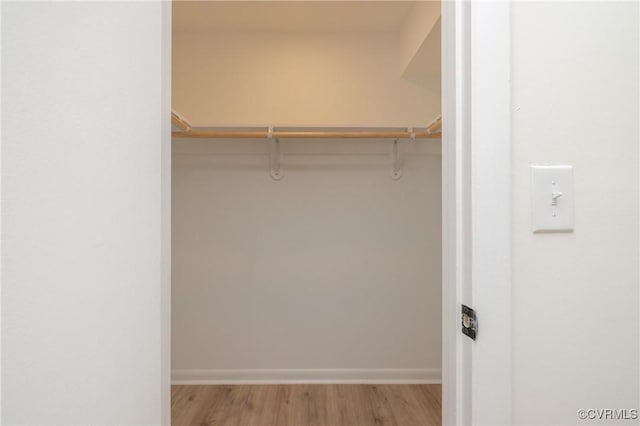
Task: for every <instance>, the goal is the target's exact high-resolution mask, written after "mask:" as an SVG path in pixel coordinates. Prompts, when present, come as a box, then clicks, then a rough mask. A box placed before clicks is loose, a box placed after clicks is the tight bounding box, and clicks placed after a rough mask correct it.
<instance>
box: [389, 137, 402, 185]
mask: <svg viewBox="0 0 640 426" xmlns="http://www.w3.org/2000/svg"><path fill="white" fill-rule="evenodd" d="M391 165H392V168H391V179H393V180H398V179H400V178H401V177H402V161H401V160H400V153H399V152H398V139H394V141H393V147H392V150H391Z"/></svg>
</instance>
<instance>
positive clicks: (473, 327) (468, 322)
mask: <svg viewBox="0 0 640 426" xmlns="http://www.w3.org/2000/svg"><path fill="white" fill-rule="evenodd" d="M462 334H464V335H465V336H468V337H470V338H471V339H472V340H476V335H477V334H478V318H477V317H476V311H474V310H473V309H471V308H470V307H468V306H467V305H462Z"/></svg>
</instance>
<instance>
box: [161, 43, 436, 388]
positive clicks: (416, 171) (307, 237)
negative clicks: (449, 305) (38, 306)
mask: <svg viewBox="0 0 640 426" xmlns="http://www.w3.org/2000/svg"><path fill="white" fill-rule="evenodd" d="M402 40H403V37H402V36H401V34H400V33H399V32H397V31H394V32H377V31H374V32H342V33H336V32H331V33H322V32H314V33H304V32H297V33H282V32H281V33H276V32H270V33H264V32H261V33H229V32H207V31H198V32H176V33H174V37H173V41H174V51H173V76H174V77H173V78H174V83H173V107H174V109H175V110H176V111H178V112H179V113H181V114H183V115H184V116H185V117H186V118H187V119H188V120H189V121H190V122H191V123H192V124H193V125H196V126H198V125H200V126H202V125H214V126H215V125H264V126H266V125H298V126H300V125H317V126H323V125H336V126H385V125H386V126H409V125H414V126H418V125H422V126H424V125H426V124H427V123H428V122H429V121H431V120H432V119H433V118H435V117H436V116H437V115H438V114H439V112H440V93H439V91H440V88H439V75H428V76H424V78H422V79H421V78H416V77H415V76H412V81H409V80H408V79H405V78H403V77H402V75H403V71H404V70H403V63H404V62H406V61H404V59H406V51H407V49H404V50H403V49H401V48H400V47H401V43H402ZM402 52H405V55H404V56H403V53H402ZM438 54H439V53H438ZM391 143H392V141H390V140H386V141H371V140H355V141H354V140H306V141H299V140H283V141H282V142H281V144H282V150H283V153H284V160H283V167H284V173H285V177H284V179H283V180H281V181H274V180H272V179H271V178H270V176H269V163H268V156H267V154H268V152H269V151H268V146H269V145H268V144H267V141H262V140H253V141H249V140H217V141H211V140H209V141H207V140H174V143H173V152H174V157H173V212H172V215H173V219H172V220H173V223H172V227H173V231H172V232H173V254H172V256H173V290H172V300H173V314H172V315H173V318H172V321H173V337H172V339H173V342H172V345H173V352H172V369H173V377H174V382H184V381H189V380H192V381H195V380H204V381H215V380H220V381H225V382H230V381H234V380H249V381H253V380H267V381H274V380H372V381H380V380H423V381H424V380H439V379H440V365H441V360H440V354H441V343H440V342H441V289H440V285H441V272H440V264H441V257H440V250H441V248H440V247H441V225H440V222H441V218H440V211H441V204H440V199H441V180H440V147H439V145H440V141H438V140H421V141H402V142H401V144H400V150H401V153H402V159H403V162H404V175H403V177H402V178H401V179H400V180H397V181H394V180H392V179H391V178H390V176H389V174H390V170H391V162H390V158H389V153H390V151H391Z"/></svg>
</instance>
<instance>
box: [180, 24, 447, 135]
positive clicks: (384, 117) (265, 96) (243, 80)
mask: <svg viewBox="0 0 640 426" xmlns="http://www.w3.org/2000/svg"><path fill="white" fill-rule="evenodd" d="M401 45H402V40H401V37H400V35H399V34H395V33H384V32H381V33H375V32H373V33H304V32H295V33H287V32H283V33H264V32H262V33H260V32H258V33H228V32H219V33H216V32H176V33H175V34H174V44H173V74H174V80H173V108H174V109H175V110H176V111H178V112H179V113H181V114H182V115H184V116H185V117H186V118H187V119H189V120H190V121H191V122H192V124H194V125H261V126H265V125H299V126H304V125H318V126H331V125H334V126H385V125H386V126H420V125H423V126H424V125H425V124H427V123H429V122H431V121H432V120H433V119H434V118H435V117H436V116H437V115H438V114H439V113H440V82H439V80H437V79H435V80H434V81H432V82H431V84H421V85H418V84H415V83H412V82H411V81H408V80H406V79H404V78H402V71H403V70H402V67H401V60H402V54H401Z"/></svg>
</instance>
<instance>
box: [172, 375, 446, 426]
mask: <svg viewBox="0 0 640 426" xmlns="http://www.w3.org/2000/svg"><path fill="white" fill-rule="evenodd" d="M441 393H442V388H441V386H440V385H234V386H227V385H220V386H209V385H207V386H191V385H189V386H181V385H178V386H172V388H171V409H172V413H171V421H172V422H171V424H172V425H173V426H183V425H197V426H214V425H215V426H222V425H225V426H226V425H234V426H250V425H252V426H306V425H308V426H311V425H313V426H369V425H375V426H387V425H388V426H394V425H397V426H429V425H440V424H441V423H442V420H441V405H442V404H441Z"/></svg>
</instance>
